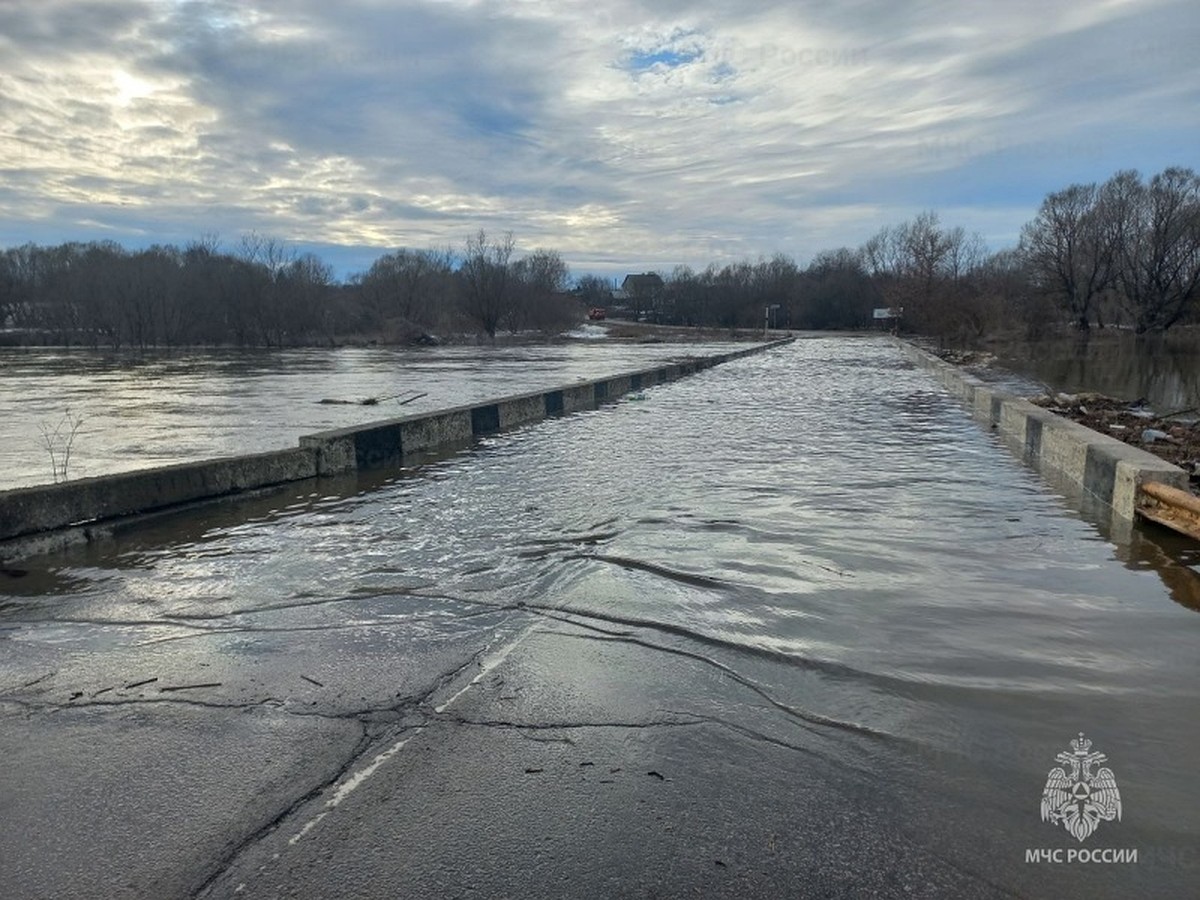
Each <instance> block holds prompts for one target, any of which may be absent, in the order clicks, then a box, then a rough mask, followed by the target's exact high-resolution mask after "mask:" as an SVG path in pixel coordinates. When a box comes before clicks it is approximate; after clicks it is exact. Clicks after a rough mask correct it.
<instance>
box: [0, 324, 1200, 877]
mask: <svg viewBox="0 0 1200 900" xmlns="http://www.w3.org/2000/svg"><path fill="white" fill-rule="evenodd" d="M356 391H357V392H362V393H370V391H369V390H367V389H363V388H356ZM1112 537H1113V536H1112V535H1110V534H1108V533H1107V532H1106V531H1105V530H1104V528H1103V527H1101V526H1099V525H1096V524H1093V523H1091V522H1089V521H1087V520H1086V519H1085V518H1083V517H1082V516H1081V515H1080V514H1079V513H1078V512H1076V511H1075V510H1073V509H1072V507H1071V505H1070V504H1069V503H1068V502H1067V501H1065V500H1063V499H1062V498H1060V497H1059V496H1057V495H1056V494H1054V493H1053V492H1052V491H1050V490H1049V489H1048V488H1047V487H1045V486H1044V484H1043V483H1042V482H1041V480H1040V479H1039V477H1038V476H1037V475H1036V474H1035V473H1033V472H1031V471H1029V470H1027V469H1026V468H1024V467H1023V466H1022V465H1021V463H1020V462H1019V461H1017V460H1016V459H1014V458H1013V457H1012V456H1011V455H1010V454H1009V453H1008V451H1007V450H1006V449H1004V448H1003V446H1002V445H1001V444H1000V443H999V441H998V440H997V439H996V438H995V437H994V436H993V435H991V434H989V433H987V432H986V431H984V430H982V429H980V428H979V427H978V426H977V425H976V424H975V423H974V422H973V421H972V420H971V419H970V418H969V416H968V415H967V414H966V413H965V412H964V411H963V410H962V409H960V408H959V406H957V405H956V403H955V402H953V401H952V400H951V399H950V398H949V397H948V396H946V394H945V393H944V392H943V391H941V390H940V389H939V388H938V387H937V386H936V385H935V384H934V382H933V381H932V380H931V378H930V377H928V376H927V375H926V374H924V373H923V372H921V371H918V370H915V369H914V368H913V367H912V366H911V365H910V364H908V363H907V362H905V361H904V359H903V357H902V355H901V354H900V352H899V351H898V350H897V349H896V348H895V346H894V345H892V344H891V343H889V342H888V341H887V340H886V339H848V338H817V339H808V340H801V341H797V342H796V343H795V344H792V345H790V346H787V347H781V348H777V349H774V350H772V351H769V352H767V353H765V354H762V355H759V356H752V357H748V358H745V359H742V360H738V361H735V362H732V363H728V364H725V365H722V366H719V367H717V368H714V369H711V370H708V371H706V372H703V373H701V374H699V375H697V376H694V377H691V378H688V379H684V380H682V381H679V382H676V383H673V384H669V385H663V386H659V387H655V388H652V389H650V390H648V391H647V392H646V393H645V398H644V399H641V400H636V399H625V400H622V401H620V402H617V403H615V404H611V405H608V406H605V407H602V408H601V409H598V410H596V411H594V412H589V413H583V414H580V415H577V416H572V417H568V418H563V419H554V420H547V421H545V422H542V423H539V424H537V425H535V426H533V427H529V428H525V429H521V430H518V431H514V432H509V433H504V434H501V435H498V436H495V437H492V438H489V439H487V440H485V441H483V442H482V443H480V444H478V445H477V446H476V447H475V448H473V449H471V450H470V451H467V452H464V453H462V454H458V455H456V456H453V457H451V458H448V459H446V460H443V461H441V462H438V463H435V464H431V465H429V466H426V467H424V468H421V469H418V470H413V471H404V472H400V473H392V474H390V475H384V476H379V477H377V478H375V479H373V480H372V479H368V478H366V477H362V478H360V479H357V480H350V481H322V482H316V483H313V484H310V485H306V486H305V487H304V488H303V489H302V490H301V489H295V490H292V491H290V492H289V493H283V494H279V495H276V496H275V497H274V498H268V499H263V498H260V499H257V500H253V501H245V502H240V503H235V504H217V505H211V506H207V507H203V508H201V509H200V510H196V511H193V512H191V513H190V514H187V515H182V514H181V515H176V516H171V517H165V518H160V519H157V520H156V521H154V522H152V523H149V524H146V525H144V526H141V527H139V528H137V529H135V530H132V531H130V532H128V533H125V534H121V535H118V536H117V537H116V538H115V539H114V540H112V541H111V542H109V543H106V544H102V545H93V546H91V547H83V548H77V549H75V550H71V551H67V552H64V553H61V554H55V555H50V556H45V557H39V558H36V559H31V560H28V561H26V562H23V563H22V564H21V565H22V566H23V567H24V568H25V569H26V570H27V574H24V575H23V576H22V577H13V576H11V575H9V576H5V575H0V715H2V716H3V720H2V722H0V754H2V755H3V758H4V759H5V760H6V768H5V773H4V775H3V776H0V810H3V811H4V814H3V816H2V817H0V860H3V861H4V863H3V864H2V865H0V894H3V895H4V896H6V897H16V898H20V897H35V896H59V895H73V896H87V895H95V896H163V897H167V896H191V895H194V894H196V892H197V891H199V892H200V893H201V894H202V895H203V896H212V897H225V896H230V895H232V894H233V893H234V892H235V891H240V892H241V893H240V894H239V896H270V897H273V896H280V895H288V896H292V895H295V896H312V897H318V896H319V897H342V896H344V897H391V896H481V897H482V896H501V895H505V896H567V895H578V896H611V895H616V894H620V895H629V896H648V895H659V896H679V895H683V894H689V895H690V894H692V893H693V892H694V893H697V894H699V895H702V896H846V897H856V896H865V895H873V896H882V897H890V896H901V895H903V896H918V897H925V896H928V897H940V896H954V897H993V896H994V897H1008V896H1030V897H1042V896H1062V897H1076V896H1079V897H1084V896H1086V897H1129V896H1147V897H1185V896H1195V890H1196V888H1195V885H1196V884H1197V883H1200V852H1198V850H1197V848H1200V777H1198V776H1197V774H1196V770H1195V759H1196V754H1195V748H1196V747H1197V746H1200V717H1198V716H1197V715H1196V712H1197V709H1198V708H1200V704H1198V701H1200V612H1198V610H1197V608H1196V605H1195V604H1196V603H1197V597H1198V596H1200V591H1198V590H1197V587H1196V584H1197V578H1198V576H1197V565H1198V563H1200V557H1197V556H1196V555H1195V554H1194V553H1191V552H1190V551H1188V550H1186V549H1183V548H1182V547H1181V546H1180V545H1179V544H1177V543H1172V542H1171V541H1170V539H1168V538H1162V539H1161V542H1160V541H1159V540H1158V539H1157V538H1156V539H1153V540H1152V539H1151V537H1150V536H1147V535H1140V534H1139V533H1135V535H1134V538H1133V540H1130V539H1129V538H1128V536H1126V537H1123V538H1120V539H1119V540H1118V542H1117V543H1113V542H1112V540H1110V539H1111V538H1112ZM1189 604H1191V605H1189ZM1080 732H1084V733H1085V734H1086V740H1089V741H1092V742H1094V744H1093V746H1092V750H1093V751H1098V752H1101V753H1104V754H1106V756H1107V762H1104V763H1103V764H1102V765H1103V766H1104V767H1107V768H1111V770H1112V772H1113V773H1114V777H1115V780H1116V784H1117V786H1118V788H1119V791H1120V797H1121V801H1122V813H1121V817H1120V819H1119V821H1118V820H1115V819H1114V820H1112V821H1099V823H1098V827H1097V828H1096V830H1095V832H1094V833H1092V834H1090V835H1087V836H1086V838H1085V840H1083V841H1080V840H1078V839H1077V838H1076V837H1073V836H1071V835H1070V834H1068V833H1067V831H1066V830H1065V829H1064V827H1063V826H1062V825H1061V824H1055V823H1053V822H1046V821H1043V820H1042V816H1041V812H1040V805H1041V801H1042V796H1043V787H1044V786H1045V785H1046V782H1047V775H1048V773H1049V772H1050V771H1051V770H1052V769H1054V768H1056V767H1059V766H1064V765H1065V764H1064V763H1062V762H1060V761H1056V755H1057V754H1061V753H1063V752H1064V751H1065V752H1066V753H1068V754H1070V753H1071V752H1072V748H1071V746H1070V741H1071V740H1072V739H1077V738H1078V737H1079V733H1080ZM1097 765H1099V764H1097ZM1066 768H1068V769H1069V768H1070V766H1066ZM1056 850H1057V851H1059V858H1060V859H1061V860H1062V861H1061V862H1053V861H1051V860H1053V859H1054V858H1055V853H1054V851H1056ZM1080 850H1086V851H1096V852H1097V854H1100V852H1101V851H1103V852H1105V853H1108V855H1107V856H1105V857H1104V858H1105V859H1108V860H1109V862H1095V863H1082V862H1079V861H1077V860H1078V854H1079V851H1080ZM1134 850H1136V851H1137V861H1136V862H1131V861H1129V854H1128V851H1134ZM1043 851H1044V852H1045V853H1046V856H1045V857H1043V856H1041V855H1036V856H1035V857H1032V858H1036V859H1037V860H1039V861H1036V862H1034V861H1027V859H1029V858H1031V857H1029V853H1030V852H1033V853H1035V854H1041V853H1042V852H1043ZM1068 851H1071V852H1074V853H1075V854H1076V856H1075V857H1072V858H1068V857H1067V855H1066V854H1067V853H1068ZM1114 854H1124V856H1123V857H1118V856H1114ZM1099 858H1101V857H1100V856H1099V855H1097V859H1099ZM1117 858H1123V859H1124V860H1125V861H1124V862H1115V861H1112V860H1113V859H1117Z"/></svg>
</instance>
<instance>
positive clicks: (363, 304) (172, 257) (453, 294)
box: [0, 231, 583, 350]
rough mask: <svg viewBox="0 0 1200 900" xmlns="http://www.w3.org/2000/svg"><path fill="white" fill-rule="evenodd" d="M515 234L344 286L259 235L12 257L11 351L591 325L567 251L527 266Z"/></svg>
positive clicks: (428, 338) (396, 258)
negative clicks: (229, 245) (14, 346)
mask: <svg viewBox="0 0 1200 900" xmlns="http://www.w3.org/2000/svg"><path fill="white" fill-rule="evenodd" d="M514 247H515V244H514V240H513V237H512V235H511V234H506V235H504V236H503V237H500V238H492V237H489V236H488V235H487V234H486V233H485V232H483V231H480V232H478V233H477V234H475V235H474V236H472V237H471V238H470V239H468V240H467V241H466V242H465V244H464V245H463V247H462V248H461V249H460V250H458V251H455V250H452V249H442V250H406V249H402V250H397V251H395V252H392V253H387V254H384V255H383V256H381V257H379V258H378V259H376V260H375V262H374V263H373V264H372V265H371V267H370V268H369V269H368V270H367V271H366V272H362V273H358V274H356V275H354V276H353V277H351V278H350V279H348V280H347V281H346V282H344V283H338V282H337V281H336V280H335V278H334V276H333V270H332V269H331V268H330V266H329V265H328V264H326V263H325V262H323V261H322V260H321V259H319V258H318V257H316V256H315V255H313V254H311V253H298V252H296V251H295V250H292V249H290V248H288V247H287V246H286V245H284V244H283V243H282V242H280V241H278V240H276V239H273V238H266V237H262V236H260V235H257V234H250V235H246V236H244V237H242V238H241V240H240V241H239V242H238V244H237V246H236V247H235V248H233V249H232V250H229V251H223V250H221V249H220V247H219V245H218V243H217V240H216V239H215V238H214V237H205V238H203V239H200V240H197V241H193V242H192V243H189V244H188V245H187V246H185V247H182V248H180V247H177V246H173V245H155V246H152V247H149V248H148V249H145V250H137V251H130V250H126V249H125V248H123V247H121V246H120V245H118V244H116V243H113V242H111V241H100V242H91V243H66V244H61V245H58V246H51V247H43V246H38V245H35V244H26V245H24V246H20V247H13V248H9V249H7V250H4V251H3V252H0V327H6V328H7V334H8V336H9V342H11V343H15V342H20V343H42V344H54V345H62V346H72V345H83V346H91V347H104V348H108V349H112V350H122V349H147V348H150V347H179V346H203V345H210V346H217V345H232V346H239V347H268V348H271V347H287V346H303V345H310V346H311V345H322V344H332V343H335V342H336V341H339V340H346V339H368V338H369V339H374V340H382V341H385V342H397V343H406V342H414V341H416V342H435V341H438V340H439V339H440V338H441V337H444V336H446V335H453V334H477V333H478V334H485V335H487V336H489V337H492V338H494V337H495V336H496V334H497V332H498V331H500V330H503V329H507V330H510V331H513V332H518V331H526V330H538V331H548V332H550V331H556V330H561V329H562V328H564V327H568V326H569V325H571V324H573V323H575V322H578V321H579V320H580V319H582V317H583V313H582V309H581V307H580V306H579V303H578V301H577V300H576V299H575V298H574V297H573V296H571V295H570V294H569V293H567V288H568V286H569V285H568V283H569V272H568V270H567V266H566V264H565V263H564V262H563V261H562V259H561V257H560V256H559V255H558V253H557V252H555V251H553V250H535V251H533V252H532V253H530V254H528V255H526V256H523V257H520V258H516V257H515V254H514Z"/></svg>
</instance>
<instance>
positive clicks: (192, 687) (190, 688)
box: [154, 678, 221, 694]
mask: <svg viewBox="0 0 1200 900" xmlns="http://www.w3.org/2000/svg"><path fill="white" fill-rule="evenodd" d="M154 680H155V681H158V679H157V678H155V679H154ZM220 686H221V682H219V681H208V682H205V683H204V684H177V685H174V686H172V687H165V688H159V691H160V692H161V693H164V694H165V693H168V692H169V691H194V690H197V689H199V688H214V687H220Z"/></svg>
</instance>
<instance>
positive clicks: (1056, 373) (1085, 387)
mask: <svg viewBox="0 0 1200 900" xmlns="http://www.w3.org/2000/svg"><path fill="white" fill-rule="evenodd" d="M992 349H993V350H994V351H995V352H996V354H997V357H998V358H997V361H996V362H997V365H998V366H1000V367H1001V368H1003V369H1008V370H1011V371H1012V372H1014V373H1017V374H1019V375H1023V376H1025V377H1026V379H1028V382H1029V383H1027V384H1024V385H1022V384H1020V383H1014V385H1013V386H1012V387H1013V389H1014V390H1022V389H1024V390H1025V391H1026V392H1028V393H1037V392H1039V390H1044V387H1043V385H1044V386H1047V387H1052V388H1054V389H1055V390H1058V391H1064V392H1066V393H1080V392H1097V393H1101V394H1107V395H1108V396H1110V397H1117V398H1119V399H1122V400H1128V401H1131V402H1132V401H1134V400H1138V399H1142V400H1144V401H1145V402H1146V403H1148V404H1149V405H1150V406H1151V407H1153V408H1154V409H1156V410H1157V411H1158V412H1159V413H1163V414H1165V413H1170V412H1175V411H1178V410H1190V411H1191V413H1192V415H1193V416H1194V415H1195V414H1196V413H1197V412H1200V336H1197V335H1196V334H1195V332H1194V331H1193V330H1189V329H1185V330H1183V331H1181V332H1180V333H1178V334H1176V333H1170V332H1169V333H1167V334H1165V335H1142V336H1138V335H1134V334H1132V333H1130V332H1127V331H1118V330H1115V329H1106V330H1105V331H1104V332H1098V333H1091V334H1085V335H1076V336H1074V337H1070V338H1054V339H1047V340H1043V341H1036V342H1032V343H1015V344H999V345H996V346H995V347H993V348H992Z"/></svg>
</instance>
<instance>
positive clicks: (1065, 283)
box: [649, 168, 1200, 341]
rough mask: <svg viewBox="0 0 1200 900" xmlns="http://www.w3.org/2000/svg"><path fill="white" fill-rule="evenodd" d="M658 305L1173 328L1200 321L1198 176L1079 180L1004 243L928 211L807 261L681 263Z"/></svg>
mask: <svg viewBox="0 0 1200 900" xmlns="http://www.w3.org/2000/svg"><path fill="white" fill-rule="evenodd" d="M649 305H650V306H651V308H652V310H653V311H652V312H651V313H650V317H651V318H657V319H659V320H661V321H664V322H671V323H677V324H684V325H720V326H728V327H731V328H736V327H740V328H753V327H762V326H763V325H764V324H765V323H771V324H772V325H777V326H779V327H789V328H806V329H807V328H812V329H827V328H837V329H852V328H862V327H864V326H868V325H870V324H871V323H872V320H873V311H874V310H875V309H880V308H889V309H891V310H895V311H900V310H902V311H903V313H902V316H901V318H900V320H899V321H900V323H901V324H902V326H903V327H904V328H905V329H906V330H910V331H915V332H918V333H922V334H928V335H933V336H938V337H943V338H952V339H956V340H963V341H969V340H973V339H978V338H981V337H984V336H986V335H991V334H997V333H1012V332H1013V331H1014V330H1017V331H1018V332H1023V333H1024V336H1026V337H1031V338H1032V337H1038V336H1040V335H1042V334H1044V333H1046V332H1048V331H1051V330H1054V329H1056V328H1060V327H1061V326H1064V325H1065V326H1068V327H1073V328H1076V329H1080V330H1083V331H1087V330H1089V329H1091V328H1103V327H1105V326H1106V325H1110V326H1111V325H1119V326H1123V327H1129V328H1131V329H1133V330H1134V331H1135V332H1137V333H1138V334H1144V333H1147V332H1153V331H1165V330H1167V329H1169V328H1171V327H1172V326H1174V325H1178V324H1182V323H1195V322H1197V321H1200V176H1197V175H1196V173H1195V172H1194V171H1192V170H1191V169H1183V168H1168V169H1166V170H1164V171H1163V172H1161V173H1159V174H1157V175H1154V176H1153V177H1152V178H1150V179H1149V180H1148V181H1147V180H1144V179H1143V178H1142V177H1141V176H1140V175H1139V174H1138V173H1137V172H1134V171H1123V172H1118V173H1117V174H1116V175H1114V176H1113V177H1112V178H1111V179H1109V180H1108V181H1107V182H1105V183H1104V184H1075V185H1071V186H1069V187H1067V188H1065V189H1063V190H1061V191H1055V192H1053V193H1051V194H1049V195H1048V196H1047V197H1046V198H1045V200H1043V201H1042V204H1041V206H1040V208H1039V209H1038V212H1037V215H1036V216H1035V218H1034V219H1033V220H1032V221H1030V222H1029V223H1027V224H1026V225H1025V226H1024V228H1023V229H1022V232H1021V238H1020V242H1019V243H1018V245H1017V246H1016V247H1013V248H1009V249H1004V250H1000V251H997V252H989V251H988V249H987V247H986V246H985V244H984V241H983V239H982V238H981V237H980V236H979V235H978V234H970V233H967V232H966V231H965V230H964V229H962V228H961V227H945V226H943V225H942V224H941V222H940V221H939V218H938V215H937V213H935V212H933V211H927V212H923V213H921V214H920V215H918V216H916V217H915V218H914V219H912V220H910V221H907V222H904V223H901V224H899V225H890V226H885V227H883V228H881V229H880V230H879V231H878V232H876V233H875V234H874V235H873V236H872V237H871V238H870V239H868V240H867V241H866V242H865V243H864V244H862V245H861V246H859V247H857V248H850V247H843V248H840V249H837V250H827V251H824V252H821V253H818V254H817V255H816V256H815V257H814V258H813V260H812V262H811V263H809V264H808V265H807V266H806V267H803V268H801V267H799V266H797V265H796V263H795V262H794V261H793V260H792V259H791V258H790V257H787V256H783V255H777V256H774V257H772V258H770V259H760V260H758V261H757V262H755V263H751V262H748V261H743V262H738V263H733V264H730V265H726V266H722V267H718V266H715V265H710V266H709V267H708V268H706V269H704V270H703V271H701V272H696V271H694V270H692V269H690V268H688V267H680V268H677V269H675V270H674V272H672V273H671V274H670V275H669V276H667V277H665V278H664V279H663V282H662V286H661V289H660V290H659V291H658V292H657V296H656V297H654V298H652V301H651V303H650V304H649Z"/></svg>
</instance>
